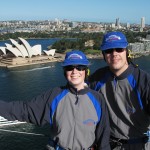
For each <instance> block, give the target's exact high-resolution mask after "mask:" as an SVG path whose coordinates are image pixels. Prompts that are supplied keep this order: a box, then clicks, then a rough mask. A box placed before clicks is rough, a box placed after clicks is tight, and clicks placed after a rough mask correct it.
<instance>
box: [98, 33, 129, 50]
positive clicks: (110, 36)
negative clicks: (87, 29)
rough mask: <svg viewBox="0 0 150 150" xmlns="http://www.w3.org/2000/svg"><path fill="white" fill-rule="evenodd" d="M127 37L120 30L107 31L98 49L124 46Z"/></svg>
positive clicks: (125, 45)
mask: <svg viewBox="0 0 150 150" xmlns="http://www.w3.org/2000/svg"><path fill="white" fill-rule="evenodd" d="M127 46H128V42H127V39H126V37H125V35H124V34H123V33H122V32H117V31H116V32H109V33H107V34H105V35H104V37H103V41H102V45H101V47H100V49H101V50H102V51H104V50H107V49H112V48H126V47H127Z"/></svg>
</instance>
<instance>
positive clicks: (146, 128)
mask: <svg viewBox="0 0 150 150" xmlns="http://www.w3.org/2000/svg"><path fill="white" fill-rule="evenodd" d="M127 46H128V42H127V39H126V37H125V35H124V34H123V33H122V32H109V33H107V34H105V35H104V37H103V41H102V45H101V50H102V54H103V56H104V60H105V61H106V63H107V64H108V66H106V67H104V68H101V69H98V70H97V71H95V72H94V73H93V74H92V75H91V76H90V77H89V83H90V87H91V88H92V89H94V90H96V91H99V92H100V93H102V94H103V96H104V97H105V100H106V103H107V106H108V111H109V116H110V127H111V148H112V149H115V150H120V149H121V150H150V75H149V74H147V73H146V72H144V71H143V70H141V69H139V68H138V67H137V66H136V65H134V64H133V63H132V62H131V59H130V58H129V57H128V56H129V54H128V49H127Z"/></svg>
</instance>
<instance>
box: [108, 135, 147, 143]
mask: <svg viewBox="0 0 150 150" xmlns="http://www.w3.org/2000/svg"><path fill="white" fill-rule="evenodd" d="M110 139H111V142H116V143H120V144H121V145H122V144H137V143H147V142H148V137H147V136H145V137H141V138H134V139H119V138H115V137H113V136H111V137H110Z"/></svg>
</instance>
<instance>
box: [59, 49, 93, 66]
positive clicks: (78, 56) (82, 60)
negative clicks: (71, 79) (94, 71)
mask: <svg viewBox="0 0 150 150" xmlns="http://www.w3.org/2000/svg"><path fill="white" fill-rule="evenodd" d="M89 64H90V63H89V61H88V59H87V57H86V55H85V54H84V53H83V52H81V51H79V50H73V51H70V52H67V53H66V56H65V60H64V61H63V62H62V64H61V65H62V66H63V67H65V66H69V65H85V66H88V65H89Z"/></svg>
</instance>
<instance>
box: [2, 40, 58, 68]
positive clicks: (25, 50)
mask: <svg viewBox="0 0 150 150" xmlns="http://www.w3.org/2000/svg"><path fill="white" fill-rule="evenodd" d="M10 43H11V44H9V43H5V45H6V46H5V47H0V57H1V64H3V65H23V64H32V63H38V62H39V63H40V62H42V61H50V60H52V59H54V55H55V51H56V49H51V50H42V46H41V45H39V44H38V45H34V46H31V45H30V44H29V43H28V42H27V41H26V40H25V39H23V38H20V37H19V38H18V41H16V40H14V39H10Z"/></svg>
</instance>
